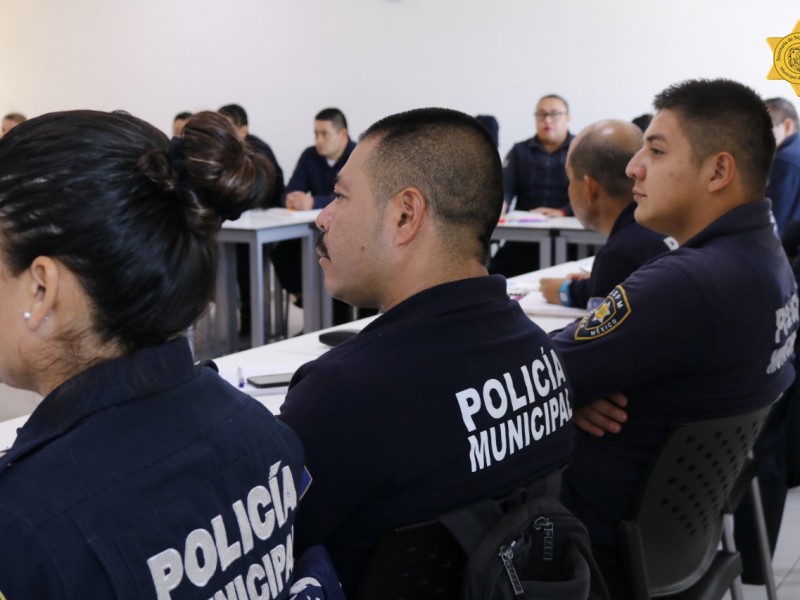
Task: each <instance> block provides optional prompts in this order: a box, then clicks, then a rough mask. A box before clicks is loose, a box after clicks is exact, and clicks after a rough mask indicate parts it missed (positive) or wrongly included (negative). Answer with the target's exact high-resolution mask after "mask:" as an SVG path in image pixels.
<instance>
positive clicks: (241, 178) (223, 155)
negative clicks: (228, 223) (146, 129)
mask: <svg viewBox="0 0 800 600" xmlns="http://www.w3.org/2000/svg"><path fill="white" fill-rule="evenodd" d="M140 167H141V168H142V170H143V171H144V172H145V173H146V174H147V176H148V177H149V178H150V180H152V181H153V182H154V183H156V185H158V186H159V187H161V188H162V189H164V190H165V191H168V192H172V193H174V194H175V196H177V200H178V201H179V202H181V203H183V205H184V211H185V214H186V220H187V223H188V225H189V227H190V228H191V229H192V230H193V231H195V232H196V233H199V234H202V235H209V234H213V233H216V232H217V231H219V228H220V226H221V225H222V222H223V221H225V220H233V219H237V218H238V217H239V215H241V214H242V213H243V212H244V211H246V210H249V209H251V208H253V207H255V206H257V205H260V204H263V202H264V199H265V198H266V197H267V196H268V195H269V193H270V190H271V189H272V187H273V185H274V182H275V170H274V168H273V167H272V165H271V164H270V163H269V161H268V160H266V158H265V157H263V156H261V155H260V154H257V153H255V152H253V151H252V150H251V149H250V147H249V146H248V145H247V144H246V143H245V142H244V141H242V140H240V139H239V137H238V136H237V135H236V131H235V129H234V128H233V125H231V123H230V121H229V120H228V119H227V118H225V117H224V116H222V115H220V114H218V113H214V112H208V111H206V112H199V113H197V114H195V115H193V116H192V117H191V118H190V119H189V120H188V121H187V122H186V126H185V127H184V129H183V135H182V137H181V138H172V141H171V142H170V146H169V151H168V152H163V151H155V150H152V151H150V152H147V153H146V154H145V155H144V156H142V159H141V161H140Z"/></svg>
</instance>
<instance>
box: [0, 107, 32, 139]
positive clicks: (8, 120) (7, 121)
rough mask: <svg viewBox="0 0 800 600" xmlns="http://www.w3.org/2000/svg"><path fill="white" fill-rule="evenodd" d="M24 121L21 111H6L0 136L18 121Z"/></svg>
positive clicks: (12, 127)
mask: <svg viewBox="0 0 800 600" xmlns="http://www.w3.org/2000/svg"><path fill="white" fill-rule="evenodd" d="M25 121H26V118H25V115H23V114H22V113H14V112H12V113H8V114H7V115H6V116H5V117H3V124H2V130H0V137H3V136H4V135H5V134H7V133H8V132H9V131H11V130H12V129H14V127H16V126H17V125H19V124H20V123H24V122H25Z"/></svg>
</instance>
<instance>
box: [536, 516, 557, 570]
mask: <svg viewBox="0 0 800 600" xmlns="http://www.w3.org/2000/svg"><path fill="white" fill-rule="evenodd" d="M533 528H534V529H535V530H536V531H540V530H542V529H544V540H543V547H542V559H543V560H553V537H554V532H553V529H554V527H553V522H552V521H551V520H550V519H548V518H547V517H539V518H538V519H536V520H535V521H534V522H533Z"/></svg>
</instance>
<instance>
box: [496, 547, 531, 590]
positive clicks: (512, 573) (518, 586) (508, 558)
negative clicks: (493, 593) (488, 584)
mask: <svg viewBox="0 0 800 600" xmlns="http://www.w3.org/2000/svg"><path fill="white" fill-rule="evenodd" d="M516 544H517V542H516V540H514V541H513V542H511V545H510V546H500V552H499V555H500V560H502V561H503V566H504V567H505V568H506V573H508V579H509V580H510V581H511V588H512V589H513V590H514V595H515V596H522V595H523V594H524V593H525V590H523V589H522V583H520V580H519V576H518V575H517V570H516V569H515V568H514V562H513V560H514V546H515V545H516Z"/></svg>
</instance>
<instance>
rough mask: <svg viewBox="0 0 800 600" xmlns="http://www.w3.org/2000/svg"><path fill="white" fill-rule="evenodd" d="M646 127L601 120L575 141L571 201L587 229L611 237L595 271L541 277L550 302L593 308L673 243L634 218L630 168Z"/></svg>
mask: <svg viewBox="0 0 800 600" xmlns="http://www.w3.org/2000/svg"><path fill="white" fill-rule="evenodd" d="M641 147H642V132H641V131H640V130H639V128H638V127H637V126H636V125H633V124H631V123H626V122H625V121H599V122H597V123H595V124H593V125H589V127H587V128H586V129H584V130H583V131H581V132H580V133H579V134H578V135H577V137H576V138H575V139H574V140H573V141H572V144H571V145H570V148H569V152H568V153H567V176H568V177H569V201H570V204H571V205H572V211H573V212H574V213H575V216H576V217H577V218H578V220H579V221H580V222H581V224H582V225H583V226H584V227H586V228H587V229H594V230H596V231H599V232H600V233H602V234H603V235H604V236H606V237H607V238H608V240H607V241H606V243H605V245H604V246H603V247H602V248H601V249H600V251H599V252H598V253H597V256H596V257H595V260H594V265H593V266H592V274H591V276H589V275H588V274H585V273H574V274H571V275H568V276H567V277H565V278H544V279H542V280H541V282H540V283H541V289H542V294H543V295H544V297H545V299H546V300H547V301H548V302H550V303H551V304H562V305H564V306H578V307H581V308H585V307H586V306H587V305H588V306H589V308H594V306H591V304H595V305H598V304H599V303H600V302H602V300H603V298H605V297H606V296H607V295H608V293H609V292H611V290H612V289H613V288H614V286H615V285H617V284H618V283H622V281H623V280H624V279H625V278H626V277H627V276H628V275H630V274H631V273H633V272H634V271H635V270H636V269H638V268H639V266H640V265H642V264H643V263H645V262H647V261H648V260H650V259H651V258H653V257H654V256H658V255H659V254H662V253H664V252H666V251H667V250H668V249H669V246H668V240H669V241H672V240H671V239H670V238H665V237H664V236H663V235H660V234H658V233H655V232H654V231H650V230H649V229H647V228H645V227H642V226H641V225H639V224H637V223H636V221H635V220H634V218H633V211H634V210H635V208H636V204H635V203H634V202H633V192H632V190H633V180H632V179H630V178H629V177H628V176H627V175H626V174H625V168H626V167H627V166H628V162H629V161H630V159H631V158H632V157H633V155H634V154H636V152H638V151H639V148H641Z"/></svg>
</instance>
